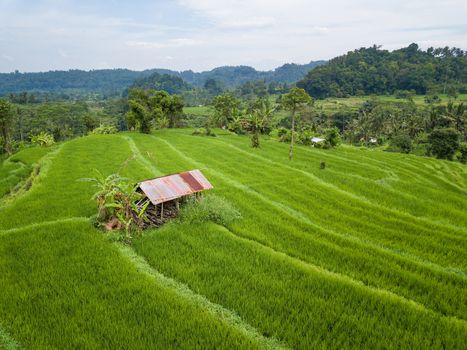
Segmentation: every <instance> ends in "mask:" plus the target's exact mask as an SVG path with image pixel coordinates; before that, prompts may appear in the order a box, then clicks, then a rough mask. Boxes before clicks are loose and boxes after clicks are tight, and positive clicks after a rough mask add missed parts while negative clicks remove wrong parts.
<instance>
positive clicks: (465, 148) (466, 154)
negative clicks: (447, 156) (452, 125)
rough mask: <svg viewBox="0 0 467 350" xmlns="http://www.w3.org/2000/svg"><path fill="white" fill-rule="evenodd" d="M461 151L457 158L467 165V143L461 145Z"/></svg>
mask: <svg viewBox="0 0 467 350" xmlns="http://www.w3.org/2000/svg"><path fill="white" fill-rule="evenodd" d="M459 150H460V154H459V155H458V156H457V159H459V161H460V162H461V163H463V164H465V163H467V142H463V143H461V145H460V147H459Z"/></svg>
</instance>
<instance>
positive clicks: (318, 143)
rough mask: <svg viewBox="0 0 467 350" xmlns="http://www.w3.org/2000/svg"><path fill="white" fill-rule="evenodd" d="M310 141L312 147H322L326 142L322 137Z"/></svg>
mask: <svg viewBox="0 0 467 350" xmlns="http://www.w3.org/2000/svg"><path fill="white" fill-rule="evenodd" d="M310 141H311V144H312V146H315V145H321V144H322V143H323V142H324V141H326V140H325V139H323V138H321V137H316V136H315V137H312V138H311V140H310Z"/></svg>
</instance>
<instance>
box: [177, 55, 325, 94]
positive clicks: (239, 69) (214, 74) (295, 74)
mask: <svg viewBox="0 0 467 350" xmlns="http://www.w3.org/2000/svg"><path fill="white" fill-rule="evenodd" d="M324 63H325V61H314V62H313V61H312V62H310V63H307V64H294V63H287V64H284V65H282V66H280V67H278V68H276V69H275V70H271V71H257V70H256V69H254V68H252V67H249V66H224V67H218V68H214V69H213V70H210V71H205V72H201V73H194V72H192V71H184V72H181V73H180V76H181V77H182V79H183V80H185V81H186V82H188V83H190V84H192V85H194V86H198V87H202V86H204V84H205V83H206V81H208V80H216V81H218V82H220V83H221V84H223V85H224V87H226V88H232V87H237V86H240V85H242V84H244V83H246V82H248V81H254V80H265V81H266V82H268V83H269V82H280V83H295V82H297V81H298V80H300V79H302V78H303V77H304V76H305V75H306V74H307V73H308V72H309V71H310V70H312V69H313V68H315V67H318V66H320V65H322V64H324Z"/></svg>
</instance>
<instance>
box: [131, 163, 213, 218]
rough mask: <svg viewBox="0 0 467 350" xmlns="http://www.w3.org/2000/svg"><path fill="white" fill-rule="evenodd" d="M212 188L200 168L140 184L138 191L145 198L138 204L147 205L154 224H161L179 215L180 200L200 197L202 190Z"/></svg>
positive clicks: (149, 216)
mask: <svg viewBox="0 0 467 350" xmlns="http://www.w3.org/2000/svg"><path fill="white" fill-rule="evenodd" d="M212 188H213V186H212V185H211V183H210V182H209V181H208V179H206V177H205V176H204V175H203V173H202V172H201V171H200V170H198V169H195V170H190V171H186V172H182V173H178V174H171V175H166V176H161V177H157V178H154V179H149V180H145V181H142V182H140V183H139V184H138V192H140V193H141V194H142V195H143V198H142V199H141V200H140V201H139V202H138V203H137V204H138V206H139V207H141V208H142V207H144V206H147V208H146V214H147V216H148V218H149V220H150V221H151V223H152V224H153V225H155V226H160V225H162V224H163V223H164V222H165V221H167V220H168V219H170V218H173V217H175V216H176V215H177V213H178V210H179V205H180V202H183V201H185V200H186V199H187V198H188V197H191V196H195V197H196V198H198V196H199V194H200V193H201V192H203V191H206V190H210V189H212ZM148 201H149V202H150V203H148Z"/></svg>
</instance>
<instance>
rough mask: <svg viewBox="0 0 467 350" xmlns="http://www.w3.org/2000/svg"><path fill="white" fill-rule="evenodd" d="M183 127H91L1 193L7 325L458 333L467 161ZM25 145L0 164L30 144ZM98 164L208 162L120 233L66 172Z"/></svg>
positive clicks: (71, 340)
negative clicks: (99, 222) (194, 195)
mask: <svg viewBox="0 0 467 350" xmlns="http://www.w3.org/2000/svg"><path fill="white" fill-rule="evenodd" d="M192 132H193V130H191V129H171V130H158V131H157V132H156V133H154V134H153V135H143V134H135V133H124V134H123V135H120V134H119V135H108V136H102V135H91V136H87V137H84V138H80V139H77V140H73V141H70V142H66V143H63V145H61V146H60V147H59V148H57V149H56V150H55V151H53V152H52V153H49V154H47V155H46V157H45V158H44V159H42V161H41V172H40V173H39V175H38V176H37V178H36V179H35V181H34V182H33V183H32V187H31V188H30V189H29V190H28V191H26V192H24V193H22V194H21V195H20V196H18V197H15V198H14V200H13V201H11V202H9V203H7V204H6V205H4V206H3V207H2V208H1V210H0V285H2V288H3V289H2V293H1V294H0V324H1V326H2V329H3V330H4V333H5V334H8V335H9V337H10V339H14V341H16V342H17V343H19V344H21V345H23V346H25V347H26V348H28V347H31V348H66V347H72V348H79V347H81V348H242V347H245V348H260V347H266V348H276V347H281V345H285V346H288V347H290V348H331V349H332V348H339V349H345V348H449V349H462V348H463V347H464V344H465V343H466V341H467V329H466V322H467V317H466V315H467V305H466V304H465V298H464V295H465V294H466V291H467V277H466V276H467V265H466V262H465V259H464V257H465V256H466V254H467V250H466V247H467V245H466V243H467V214H466V212H465V209H464V208H465V205H466V200H465V193H466V188H467V169H466V167H465V165H463V164H460V163H453V162H447V161H440V160H436V159H432V158H424V157H415V156H413V155H404V154H397V153H388V152H382V151H381V150H379V149H366V148H365V149H358V148H354V147H349V146H345V145H342V146H341V147H339V148H336V149H329V150H319V149H316V148H311V147H305V146H301V145H298V146H297V147H296V148H295V150H294V162H293V163H290V162H289V161H288V160H287V145H285V144H283V143H280V142H277V140H275V139H272V138H271V139H268V138H263V139H262V144H261V145H262V147H261V148H251V147H250V143H249V139H248V137H246V136H238V135H233V134H231V133H229V132H225V131H222V130H216V134H217V135H218V137H216V138H207V137H197V138H193V137H192V136H191V135H190V134H191V133H192ZM37 149H41V148H39V147H38V148H37ZM22 152H23V151H21V152H19V153H18V161H17V163H15V161H16V160H15V159H13V157H12V158H10V159H9V161H8V162H4V163H3V164H2V166H0V174H3V173H5V174H8V173H10V171H16V170H17V169H19V168H17V167H18V166H19V167H22V165H21V164H23V163H24V164H28V162H29V160H27V158H31V159H32V158H34V157H33V154H32V153H31V154H29V153H22ZM31 152H32V151H31ZM128 159H130V160H128ZM125 160H128V161H127V162H126V164H127V166H125V167H123V168H122V169H120V168H121V167H120V166H119V165H120V164H122V163H123V162H125ZM20 162H21V163H20ZM320 162H325V163H326V170H325V171H322V170H320V168H319V164H320ZM93 169H97V170H98V171H99V172H100V173H101V174H102V177H103V178H104V179H105V178H107V177H108V176H109V175H111V174H115V173H119V174H120V175H121V177H125V178H127V179H129V180H128V181H129V183H131V184H133V183H137V182H138V181H141V180H144V179H148V178H152V177H155V176H160V175H163V174H168V173H175V172H181V171H186V170H189V169H202V171H203V173H204V174H205V176H206V177H207V178H208V179H209V181H210V182H211V183H212V184H213V186H214V189H213V190H212V191H210V192H209V193H208V194H206V195H205V197H204V199H205V200H204V201H203V202H200V203H196V202H193V203H191V204H188V205H187V206H185V207H183V208H182V213H181V217H180V219H179V220H174V221H173V222H171V223H170V224H168V225H165V226H164V227H162V228H160V229H155V230H148V231H145V232H144V234H142V235H138V237H135V238H134V239H133V241H132V246H123V245H121V244H120V243H111V242H109V235H102V234H101V233H100V232H99V231H98V230H96V229H94V228H93V227H92V225H91V224H90V218H91V217H92V216H93V215H95V211H96V209H95V203H93V201H92V200H91V199H90V198H91V197H92V195H93V192H95V191H94V189H93V188H92V186H89V183H83V182H80V181H76V180H77V179H80V178H83V177H89V174H90V173H92V171H93ZM2 171H3V173H2ZM18 171H19V170H18ZM441 199H442V200H441ZM240 213H241V216H240V215H239V214H240ZM118 238H120V237H118ZM122 247H123V248H122ZM133 248H134V251H133V250H132V249H133ZM130 253H131V254H130ZM168 281H169V282H168ZM3 286H5V287H3ZM214 309H215V310H222V311H221V312H217V311H213V310H214ZM222 315H227V317H223V316H222ZM84 320H85V321H84ZM236 320H237V321H236ZM238 320H239V321H238ZM148 329H150V330H151V332H148V331H147V330H148ZM245 330H247V331H245ZM193 333H195V334H196V337H193V336H191V334H193ZM258 335H259V338H258ZM269 339H273V340H274V341H272V342H269V341H268V340H269ZM275 340H277V342H276V341H275Z"/></svg>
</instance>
